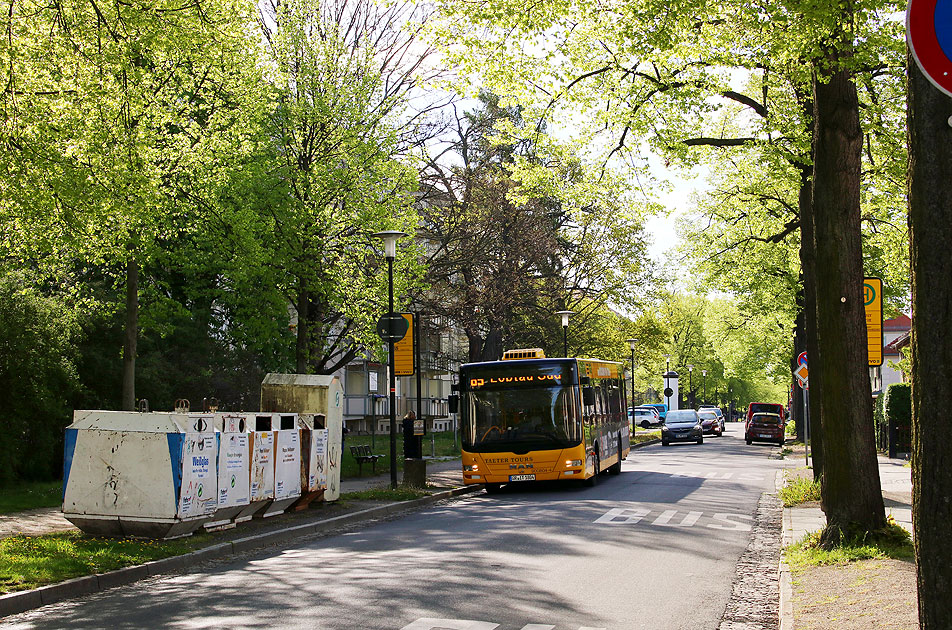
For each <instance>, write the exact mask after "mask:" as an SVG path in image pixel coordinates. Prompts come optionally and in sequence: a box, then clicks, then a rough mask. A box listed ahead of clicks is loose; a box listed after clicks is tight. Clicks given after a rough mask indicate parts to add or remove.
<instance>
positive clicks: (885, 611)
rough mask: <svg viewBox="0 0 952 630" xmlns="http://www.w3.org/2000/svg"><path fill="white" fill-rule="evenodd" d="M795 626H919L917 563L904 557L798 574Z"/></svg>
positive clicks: (844, 629)
mask: <svg viewBox="0 0 952 630" xmlns="http://www.w3.org/2000/svg"><path fill="white" fill-rule="evenodd" d="M792 577H793V598H792V603H793V617H794V628H795V630H870V629H872V628H889V629H896V630H906V629H908V630H915V629H917V628H919V611H918V608H917V602H916V566H915V564H914V563H913V562H911V561H904V560H861V561H858V562H851V563H849V564H839V565H833V566H823V567H809V568H807V569H804V570H802V571H797V572H796V573H794V575H793V576H792Z"/></svg>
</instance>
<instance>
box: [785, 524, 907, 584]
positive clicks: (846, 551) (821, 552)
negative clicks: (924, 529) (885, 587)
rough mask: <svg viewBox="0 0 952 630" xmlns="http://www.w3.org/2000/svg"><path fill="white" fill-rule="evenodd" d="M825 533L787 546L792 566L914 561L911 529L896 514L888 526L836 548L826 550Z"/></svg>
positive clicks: (845, 542) (795, 568) (795, 569)
mask: <svg viewBox="0 0 952 630" xmlns="http://www.w3.org/2000/svg"><path fill="white" fill-rule="evenodd" d="M822 534H823V532H822V531H819V532H815V533H812V534H808V535H807V536H806V537H805V538H804V539H803V540H801V541H800V542H798V543H796V544H794V545H791V546H789V547H787V548H786V550H785V554H786V558H787V564H789V565H790V568H791V569H793V570H794V571H797V570H802V569H805V568H807V567H815V566H824V565H831V564H842V563H847V562H855V561H857V560H869V559H884V558H893V559H896V560H910V559H912V558H913V557H914V550H913V547H912V541H911V540H910V537H909V532H907V531H906V530H905V529H903V528H902V527H900V526H899V525H897V524H896V522H895V521H893V520H892V517H889V522H888V524H887V525H886V527H884V528H882V529H880V530H877V531H875V532H870V533H869V534H868V535H866V536H864V537H862V538H853V539H848V540H845V541H843V542H841V543H840V544H839V545H837V546H835V547H833V548H832V549H824V548H823V547H822V546H821V545H820V538H821V536H822Z"/></svg>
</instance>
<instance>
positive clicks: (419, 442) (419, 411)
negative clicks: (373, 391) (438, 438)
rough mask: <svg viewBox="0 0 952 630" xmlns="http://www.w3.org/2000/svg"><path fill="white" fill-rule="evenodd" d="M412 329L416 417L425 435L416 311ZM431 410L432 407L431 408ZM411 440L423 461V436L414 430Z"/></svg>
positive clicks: (418, 318) (419, 324) (418, 315)
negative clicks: (414, 352)
mask: <svg viewBox="0 0 952 630" xmlns="http://www.w3.org/2000/svg"><path fill="white" fill-rule="evenodd" d="M413 327H414V333H413V334H414V337H415V339H414V342H415V347H414V350H415V351H416V354H415V357H414V361H415V362H416V366H415V367H416V417H417V419H418V420H419V421H420V422H422V423H423V433H424V434H425V433H426V419H425V418H424V417H423V393H422V391H421V390H422V389H423V366H422V364H421V361H420V355H421V354H422V352H421V346H422V345H423V339H422V338H421V337H420V331H421V330H422V329H423V326H422V325H421V323H420V313H419V311H417V312H416V313H414V314H413ZM431 409H432V407H431ZM413 440H414V441H415V442H416V452H417V453H419V455H420V459H423V436H422V435H421V436H419V437H417V435H416V429H414V431H413Z"/></svg>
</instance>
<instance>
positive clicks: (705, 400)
mask: <svg viewBox="0 0 952 630" xmlns="http://www.w3.org/2000/svg"><path fill="white" fill-rule="evenodd" d="M701 374H702V375H703V376H704V404H707V370H701Z"/></svg>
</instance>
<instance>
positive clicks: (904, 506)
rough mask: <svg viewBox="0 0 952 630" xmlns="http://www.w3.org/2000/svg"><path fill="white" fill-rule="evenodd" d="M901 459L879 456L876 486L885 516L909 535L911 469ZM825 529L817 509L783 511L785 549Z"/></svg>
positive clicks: (789, 509)
mask: <svg viewBox="0 0 952 630" xmlns="http://www.w3.org/2000/svg"><path fill="white" fill-rule="evenodd" d="M905 464H906V461H905V460H902V459H889V458H888V457H884V456H882V455H880V456H879V483H880V485H881V486H882V489H883V502H884V503H885V504H886V515H887V516H892V517H893V518H894V519H895V520H896V523H897V524H899V525H901V526H902V527H903V528H905V529H906V531H908V532H909V533H910V534H911V533H912V468H906V467H905ZM825 525H826V515H825V514H823V510H821V509H820V508H819V507H791V508H785V509H784V511H783V544H784V546H786V545H790V544H793V543H795V542H799V541H800V540H803V537H804V536H806V535H807V534H808V533H811V532H816V531H819V530H821V529H823V527H824V526H825Z"/></svg>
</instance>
